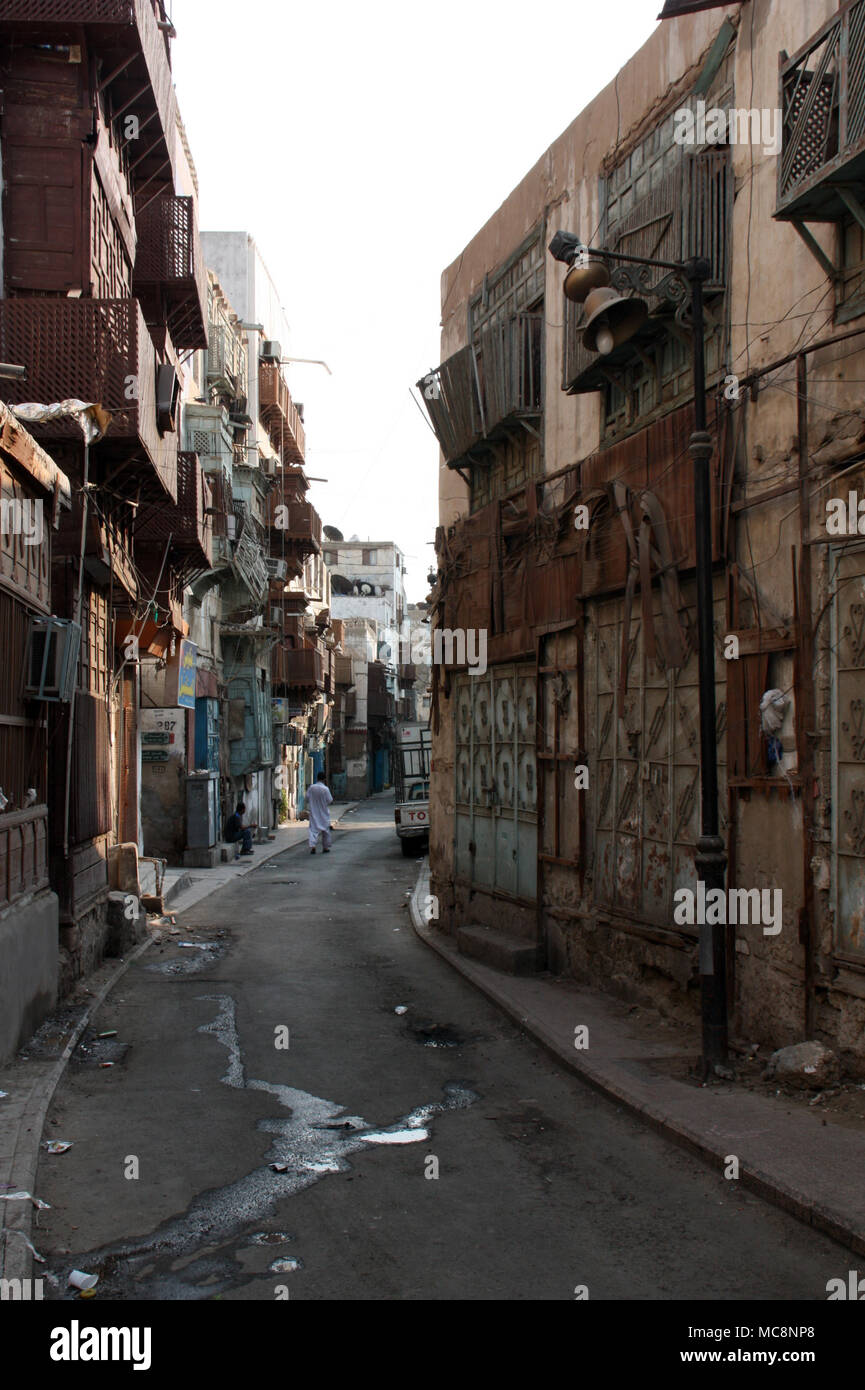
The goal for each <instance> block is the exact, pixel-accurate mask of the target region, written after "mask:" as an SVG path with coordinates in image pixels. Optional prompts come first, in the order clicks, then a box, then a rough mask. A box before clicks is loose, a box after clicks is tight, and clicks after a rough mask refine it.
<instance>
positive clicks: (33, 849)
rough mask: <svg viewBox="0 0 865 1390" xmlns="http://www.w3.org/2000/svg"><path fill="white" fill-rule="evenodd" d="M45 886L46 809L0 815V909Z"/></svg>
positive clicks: (46, 861) (46, 848)
mask: <svg viewBox="0 0 865 1390" xmlns="http://www.w3.org/2000/svg"><path fill="white" fill-rule="evenodd" d="M47 887H48V807H47V806H31V807H30V808H29V809H28V810H26V811H11V812H10V813H9V815H8V816H0V909H2V908H6V907H9V906H10V904H11V903H14V902H15V901H16V899H17V898H22V897H23V896H24V894H25V893H36V892H38V891H39V889H40V888H47Z"/></svg>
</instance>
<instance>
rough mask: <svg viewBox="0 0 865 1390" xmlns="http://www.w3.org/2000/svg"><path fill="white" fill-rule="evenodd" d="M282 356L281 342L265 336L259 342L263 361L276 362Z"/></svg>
mask: <svg viewBox="0 0 865 1390" xmlns="http://www.w3.org/2000/svg"><path fill="white" fill-rule="evenodd" d="M281 357H282V343H278V342H277V341H276V339H275V338H265V339H264V341H263V343H262V344H261V358H262V361H264V362H278V361H279V359H280V358H281Z"/></svg>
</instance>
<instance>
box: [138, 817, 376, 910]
mask: <svg viewBox="0 0 865 1390" xmlns="http://www.w3.org/2000/svg"><path fill="white" fill-rule="evenodd" d="M357 805H358V802H356V801H334V803H333V805H332V806H331V808H330V815H331V820H332V821H334V822H335V821H339V820H341V819H342V817H343V816H344V815H346V814H347V812H349V811H352V810H354V809H355V807H356V806H357ZM308 833H309V827H308V822H307V821H292V823H291V825H284V826H281V827H280V829H278V830H276V831H274V832H273V834H274V835H275V839H273V840H265V841H264V842H263V844H260V845H259V844H256V845H255V846H254V849H255V852H254V854H252V855H251V856H250V857H244V858H242V859H235V860H233V861H232V862H231V863H228V864H217V865H216V866H215V867H214V868H212V869H166V870H165V878H164V881H163V901H164V903H165V910H166V912H172V913H174V912H187V911H188V910H189V908H191V907H194V906H195V904H196V903H199V902H201V899H202V898H206V897H208V896H209V895H210V894H211V893H214V892H216V890H217V888H221V887H222V886H223V885H224V884H226V883H232V882H233V881H234V879H236V878H243V877H245V875H246V874H251V873H252V871H253V869H257V868H259V867H260V866H261V865H262V864H265V863H266V862H267V860H268V859H272V858H273V856H274V855H275V854H282V853H283V851H284V850H287V849H291V847H292V845H299V844H303V843H304V841H305V840H306V837H307V835H308Z"/></svg>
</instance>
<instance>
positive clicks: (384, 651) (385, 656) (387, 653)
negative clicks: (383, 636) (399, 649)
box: [378, 642, 391, 661]
mask: <svg viewBox="0 0 865 1390" xmlns="http://www.w3.org/2000/svg"><path fill="white" fill-rule="evenodd" d="M378 656H379V661H382V660H383V661H390V658H391V649H390V647H389V646H388V644H387V642H382V644H381V646H380V647H379V649H378Z"/></svg>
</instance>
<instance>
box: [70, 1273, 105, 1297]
mask: <svg viewBox="0 0 865 1390" xmlns="http://www.w3.org/2000/svg"><path fill="white" fill-rule="evenodd" d="M68 1282H69V1283H70V1284H71V1285H72V1287H73V1288H74V1289H81V1290H82V1292H85V1291H86V1290H87V1289H94V1288H95V1287H96V1285H97V1284H98V1283H99V1275H98V1274H85V1272H84V1270H83V1269H73V1270H72V1271H71V1272H70V1275H69V1280H68Z"/></svg>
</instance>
